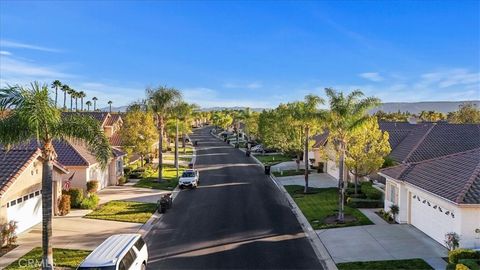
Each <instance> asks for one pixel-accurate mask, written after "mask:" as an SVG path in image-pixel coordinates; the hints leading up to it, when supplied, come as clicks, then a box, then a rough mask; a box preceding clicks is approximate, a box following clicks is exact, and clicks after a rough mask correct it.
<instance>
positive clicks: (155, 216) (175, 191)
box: [137, 145, 197, 238]
mask: <svg viewBox="0 0 480 270" xmlns="http://www.w3.org/2000/svg"><path fill="white" fill-rule="evenodd" d="M192 149H193V153H192V161H191V163H192V164H194V165H195V162H196V161H197V150H196V149H195V146H193V145H192ZM194 167H195V166H194ZM179 193H180V188H178V185H177V186H176V187H175V188H174V189H173V190H172V203H173V201H175V198H177V195H178V194H179ZM162 217H163V214H160V213H159V212H158V211H155V213H153V215H152V216H151V217H150V218H149V219H148V220H147V222H145V224H143V225H142V226H141V227H140V229H138V231H137V233H139V234H141V235H142V236H143V237H144V238H146V236H147V235H148V233H150V231H151V230H152V228H153V226H154V225H155V224H157V222H158V221H160V219H161V218H162Z"/></svg>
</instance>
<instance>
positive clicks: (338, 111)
mask: <svg viewBox="0 0 480 270" xmlns="http://www.w3.org/2000/svg"><path fill="white" fill-rule="evenodd" d="M325 93H326V94H327V97H328V99H329V104H330V113H329V114H328V116H327V117H328V118H327V123H328V128H329V131H330V138H331V139H332V141H333V142H334V143H335V145H336V148H337V151H338V152H339V154H340V161H339V179H338V189H339V211H338V221H339V222H344V203H345V180H346V172H347V170H346V169H345V155H346V151H347V141H348V137H349V136H350V134H351V132H352V131H353V130H355V129H356V128H358V127H360V126H362V125H363V124H364V123H365V122H366V121H367V120H368V110H369V109H371V108H373V107H375V106H378V105H379V104H380V100H379V99H377V98H374V97H366V98H363V97H364V94H363V93H362V92H361V91H359V90H356V91H353V92H351V93H350V94H348V95H347V96H344V94H343V93H342V92H337V91H335V90H334V89H331V88H326V89H325Z"/></svg>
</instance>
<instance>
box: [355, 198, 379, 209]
mask: <svg viewBox="0 0 480 270" xmlns="http://www.w3.org/2000/svg"><path fill="white" fill-rule="evenodd" d="M347 205H348V206H350V207H354V208H383V201H382V200H371V199H357V198H348V199H347Z"/></svg>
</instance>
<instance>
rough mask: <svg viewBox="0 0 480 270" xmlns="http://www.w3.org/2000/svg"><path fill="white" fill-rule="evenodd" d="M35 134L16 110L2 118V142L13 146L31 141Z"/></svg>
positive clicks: (0, 124)
mask: <svg viewBox="0 0 480 270" xmlns="http://www.w3.org/2000/svg"><path fill="white" fill-rule="evenodd" d="M34 136H35V130H32V129H31V127H30V126H28V125H27V124H26V123H25V121H23V119H21V117H19V115H18V114H17V113H15V112H13V113H11V114H10V115H8V116H7V117H3V118H0V144H2V145H4V146H6V147H7V148H10V147H11V146H14V145H18V144H22V143H26V142H29V141H30V140H31V139H32V138H33V137H34Z"/></svg>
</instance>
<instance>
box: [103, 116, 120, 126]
mask: <svg viewBox="0 0 480 270" xmlns="http://www.w3.org/2000/svg"><path fill="white" fill-rule="evenodd" d="M119 120H122V117H121V116H120V114H118V113H111V114H110V116H109V117H107V119H106V121H105V126H113V125H114V124H115V123H116V122H117V121H119Z"/></svg>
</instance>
